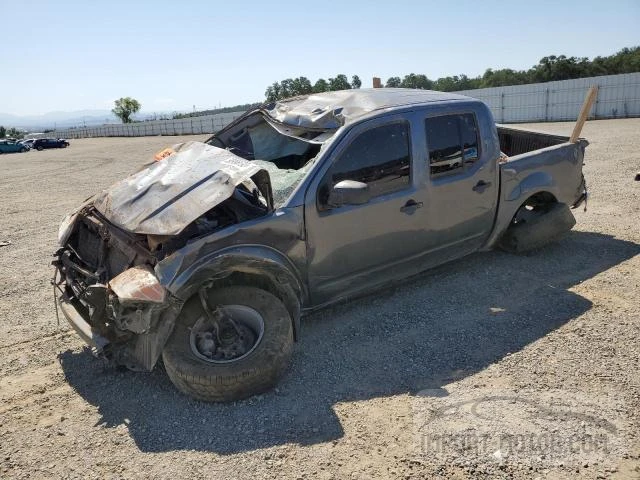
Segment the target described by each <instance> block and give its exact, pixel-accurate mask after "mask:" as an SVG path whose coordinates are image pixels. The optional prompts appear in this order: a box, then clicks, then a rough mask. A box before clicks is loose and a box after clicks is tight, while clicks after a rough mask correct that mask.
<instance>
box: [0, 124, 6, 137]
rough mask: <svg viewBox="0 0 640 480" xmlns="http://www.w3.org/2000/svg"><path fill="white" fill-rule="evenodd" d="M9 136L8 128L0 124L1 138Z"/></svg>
mask: <svg viewBox="0 0 640 480" xmlns="http://www.w3.org/2000/svg"><path fill="white" fill-rule="evenodd" d="M6 136H7V129H6V128H4V127H3V126H2V125H0V138H4V137H6Z"/></svg>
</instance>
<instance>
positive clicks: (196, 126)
mask: <svg viewBox="0 0 640 480" xmlns="http://www.w3.org/2000/svg"><path fill="white" fill-rule="evenodd" d="M592 85H597V86H598V87H599V88H598V97H597V99H596V103H595V105H594V107H593V108H592V110H591V113H590V116H589V118H626V117H640V72H639V73H625V74H622V75H605V76H601V77H588V78H578V79H575V80H562V81H558V82H547V83H532V84H529V85H514V86H511V87H495V88H481V89H478V90H464V91H461V92H456V93H460V94H462V95H468V96H469V97H473V98H477V99H479V100H482V101H483V102H485V103H486V104H487V105H489V108H491V111H492V112H493V116H494V117H495V119H496V121H497V122H499V123H518V122H556V121H562V120H575V119H576V118H577V116H578V112H579V111H580V107H581V106H582V102H583V100H584V97H585V94H586V93H587V90H588V89H589V87H591V86H592ZM243 113H244V112H229V113H219V114H216V115H205V116H201V117H189V118H181V119H176V120H154V121H150V122H137V123H129V124H124V125H123V124H117V125H102V126H100V127H81V128H68V129H63V130H56V131H55V132H53V133H51V134H47V135H49V136H55V137H58V138H84V137H142V136H150V135H198V134H207V133H215V132H217V131H218V130H220V129H221V128H223V127H225V126H226V125H228V124H229V123H230V122H232V121H233V120H235V119H236V118H238V117H239V116H241V115H242V114H243Z"/></svg>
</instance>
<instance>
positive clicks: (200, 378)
mask: <svg viewBox="0 0 640 480" xmlns="http://www.w3.org/2000/svg"><path fill="white" fill-rule="evenodd" d="M208 303H209V305H211V306H215V305H243V306H247V307H250V308H252V309H254V310H255V311H256V312H258V313H259V314H260V315H261V316H262V319H263V321H264V333H263V336H262V339H261V340H260V341H259V343H258V344H257V346H256V347H255V349H254V350H253V351H250V352H249V353H248V354H247V355H246V356H244V357H241V358H239V359H237V360H234V361H231V362H228V363H212V362H209V361H206V360H204V359H202V358H200V357H198V356H197V355H196V354H195V353H194V352H193V350H192V348H191V343H190V335H191V327H193V325H194V324H195V323H196V321H197V320H198V318H199V317H201V316H202V314H203V313H202V306H201V304H200V299H199V297H198V295H197V294H196V295H194V297H192V298H191V299H190V300H189V301H187V303H186V304H185V305H184V307H183V309H182V312H181V313H180V316H179V317H178V319H177V320H176V326H175V328H174V330H173V333H172V334H171V337H170V338H169V340H168V341H167V344H166V346H165V348H164V351H163V352H162V359H163V361H164V365H165V369H166V370H167V374H168V375H169V378H170V379H171V382H172V383H173V384H174V385H175V386H176V388H177V389H178V390H180V391H181V392H183V393H185V394H187V395H189V396H191V397H194V398H196V399H198V400H203V401H206V402H228V401H234V400H240V399H243V398H247V397H250V396H252V395H256V394H259V393H262V392H264V391H267V390H269V389H271V388H272V387H273V386H274V385H275V384H276V383H277V381H278V379H279V378H280V377H281V376H282V374H283V373H284V371H285V369H286V368H287V366H288V364H289V360H290V358H291V352H292V349H293V326H292V323H291V316H290V315H289V312H288V311H287V309H286V307H285V306H284V304H283V303H282V302H281V301H280V300H279V299H278V298H277V297H275V296H274V295H272V294H271V293H269V292H266V291H264V290H261V289H259V288H255V287H248V286H230V287H225V288H221V289H219V290H213V291H211V292H210V294H209V296H208Z"/></svg>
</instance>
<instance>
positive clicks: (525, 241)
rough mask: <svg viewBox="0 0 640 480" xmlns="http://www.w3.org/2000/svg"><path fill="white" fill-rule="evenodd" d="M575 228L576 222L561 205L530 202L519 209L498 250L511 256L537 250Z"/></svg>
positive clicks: (535, 200)
mask: <svg viewBox="0 0 640 480" xmlns="http://www.w3.org/2000/svg"><path fill="white" fill-rule="evenodd" d="M575 224H576V219H575V218H574V216H573V214H572V213H571V210H570V209H569V207H568V206H567V205H565V204H564V203H540V202H539V200H537V199H530V201H528V202H527V203H525V204H524V205H523V206H522V207H520V209H519V210H518V212H517V213H516V216H515V217H514V219H513V221H512V223H511V225H510V226H509V228H508V229H507V231H506V232H505V233H504V235H503V236H502V238H501V239H500V241H499V242H498V246H499V247H500V248H501V249H503V250H505V251H507V252H511V253H524V252H528V251H530V250H536V249H538V248H541V247H543V246H545V245H547V244H549V243H552V242H555V241H558V240H560V239H561V238H562V237H564V236H565V235H566V234H567V233H568V232H569V231H570V230H571V229H572V228H573V226H574V225H575Z"/></svg>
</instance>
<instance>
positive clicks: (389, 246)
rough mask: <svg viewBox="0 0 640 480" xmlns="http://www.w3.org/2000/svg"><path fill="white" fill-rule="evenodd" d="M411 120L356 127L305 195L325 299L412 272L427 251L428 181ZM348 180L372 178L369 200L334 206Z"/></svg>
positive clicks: (311, 276)
mask: <svg viewBox="0 0 640 480" xmlns="http://www.w3.org/2000/svg"><path fill="white" fill-rule="evenodd" d="M411 135H412V129H411V126H410V122H409V119H408V118H405V117H404V116H402V115H390V116H386V117H381V118H377V119H374V120H370V121H367V122H364V123H362V124H359V125H356V126H355V127H354V128H353V129H352V130H351V131H349V132H348V133H347V134H346V135H345V136H344V137H343V139H342V140H341V141H340V143H339V144H338V146H337V147H336V149H335V150H334V151H333V152H332V154H331V155H330V157H329V158H327V159H326V161H325V162H323V169H320V171H319V172H318V174H317V175H316V178H315V179H314V181H313V182H312V184H311V185H310V188H309V190H308V191H307V195H306V198H305V224H306V233H307V262H308V282H309V289H310V292H311V297H312V303H313V304H314V305H320V304H323V303H327V302H330V301H333V300H337V299H339V298H344V297H348V296H350V295H353V294H355V293H357V292H359V291H364V290H367V289H369V288H371V287H374V286H375V285H377V284H380V283H384V282H385V281H388V280H389V279H391V278H395V277H397V276H401V275H403V274H404V273H405V272H406V262H407V260H409V259H410V257H412V256H415V255H417V254H419V253H421V252H422V250H423V249H424V245H423V243H422V241H421V237H422V236H421V235H420V231H421V230H422V229H423V225H424V223H425V221H426V217H425V215H426V211H427V209H426V208H422V207H423V206H424V202H425V200H426V199H425V191H424V186H419V184H420V183H421V182H419V181H418V179H419V178H420V177H421V175H422V172H417V171H416V169H415V165H414V161H413V158H414V156H415V155H414V153H415V152H413V145H414V143H415V142H412V139H411ZM343 180H353V181H356V182H362V183H366V184H367V185H368V187H369V188H368V190H369V195H368V196H369V199H368V201H367V202H366V203H363V204H357V205H348V204H343V205H332V204H331V201H330V196H331V190H332V188H333V187H334V186H335V185H336V184H338V183H339V182H341V181H343Z"/></svg>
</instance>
